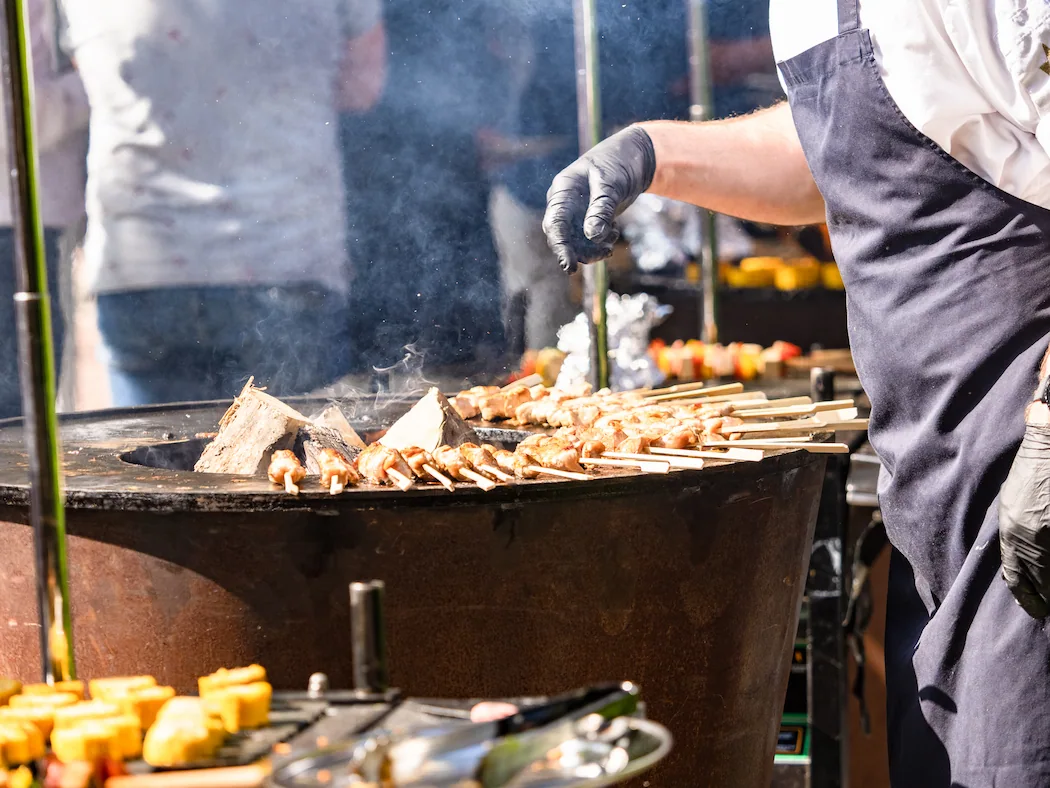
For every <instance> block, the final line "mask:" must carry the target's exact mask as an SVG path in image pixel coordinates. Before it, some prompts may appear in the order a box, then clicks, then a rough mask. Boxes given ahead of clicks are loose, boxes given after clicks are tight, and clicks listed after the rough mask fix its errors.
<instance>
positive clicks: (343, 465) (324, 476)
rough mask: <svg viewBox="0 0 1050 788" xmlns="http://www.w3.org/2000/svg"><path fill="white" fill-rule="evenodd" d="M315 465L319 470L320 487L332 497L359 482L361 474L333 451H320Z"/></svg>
mask: <svg viewBox="0 0 1050 788" xmlns="http://www.w3.org/2000/svg"><path fill="white" fill-rule="evenodd" d="M317 464H318V466H320V469H321V486H322V487H325V488H327V489H328V491H329V492H331V494H332V495H338V494H339V493H341V492H342V491H343V489H344V488H346V487H349V486H350V485H351V484H357V483H358V482H359V481H361V474H359V473H358V472H357V468H355V467H354V466H353V463H351V462H350V461H349V460H347V459H346V458H345V457H344V456H343V455H342V454H340V453H339V452H337V451H336V450H335V449H321V451H320V453H319V454H318V455H317Z"/></svg>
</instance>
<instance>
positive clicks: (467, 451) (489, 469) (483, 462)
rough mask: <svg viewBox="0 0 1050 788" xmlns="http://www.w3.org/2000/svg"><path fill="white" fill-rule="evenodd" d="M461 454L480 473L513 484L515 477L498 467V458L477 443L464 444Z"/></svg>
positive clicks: (460, 450)
mask: <svg viewBox="0 0 1050 788" xmlns="http://www.w3.org/2000/svg"><path fill="white" fill-rule="evenodd" d="M459 453H460V455H461V456H462V457H464V458H465V459H466V460H467V462H469V463H470V464H471V465H472V466H474V468H475V469H476V470H478V471H482V472H484V473H487V474H489V476H495V477H496V478H497V479H499V480H500V481H503V482H512V481H514V477H513V476H512V475H510V474H509V473H507V472H505V471H503V470H501V469H500V468H499V467H497V462H496V458H495V457H493V456H492V453H491V452H489V450H488V449H486V448H484V447H482V446H478V445H477V444H475V443H464V444H463V445H461V446H460V447H459Z"/></svg>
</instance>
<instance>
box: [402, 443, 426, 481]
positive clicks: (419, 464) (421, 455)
mask: <svg viewBox="0 0 1050 788" xmlns="http://www.w3.org/2000/svg"><path fill="white" fill-rule="evenodd" d="M401 457H402V458H403V459H404V461H405V462H406V463H407V464H408V467H409V468H411V469H412V473H413V474H415V476H416V478H418V479H423V478H426V477H427V475H428V474H427V471H426V469H425V468H424V467H423V466H424V465H433V464H434V458H433V457H431V456H430V453H429V452H427V451H426V449H421V448H419V447H418V446H408V447H406V448H404V449H402V450H401Z"/></svg>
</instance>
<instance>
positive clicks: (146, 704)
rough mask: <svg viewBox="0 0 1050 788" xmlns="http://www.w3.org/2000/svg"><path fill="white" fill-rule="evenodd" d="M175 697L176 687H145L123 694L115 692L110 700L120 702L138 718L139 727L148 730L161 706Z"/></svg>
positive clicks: (123, 709) (128, 711)
mask: <svg viewBox="0 0 1050 788" xmlns="http://www.w3.org/2000/svg"><path fill="white" fill-rule="evenodd" d="M174 697H175V688H174V687H143V688H141V689H136V690H131V691H129V692H127V693H126V694H123V695H116V694H114V695H112V696H110V700H111V702H113V703H116V704H119V706H120V708H121V710H122V711H123V712H124V713H125V714H130V715H132V716H133V717H135V718H136V719H138V721H139V727H140V728H142V729H143V730H146V729H147V728H149V727H150V726H151V725H153V722H154V721H155V720H156V719H157V713H158V712H159V711H160V709H161V707H162V706H163V705H164V704H165V703H167V702H168V701H169V700H171V699H172V698H174Z"/></svg>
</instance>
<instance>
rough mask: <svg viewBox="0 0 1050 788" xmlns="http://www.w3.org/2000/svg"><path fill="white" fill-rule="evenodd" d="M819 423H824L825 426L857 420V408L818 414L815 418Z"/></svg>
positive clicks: (839, 409)
mask: <svg viewBox="0 0 1050 788" xmlns="http://www.w3.org/2000/svg"><path fill="white" fill-rule="evenodd" d="M814 418H815V419H816V420H817V421H822V422H824V423H825V424H830V423H831V422H837V421H849V420H850V419H855V418H857V409H856V408H838V409H836V410H830V411H827V412H826V413H818V414H816V415H815V416H814Z"/></svg>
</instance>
